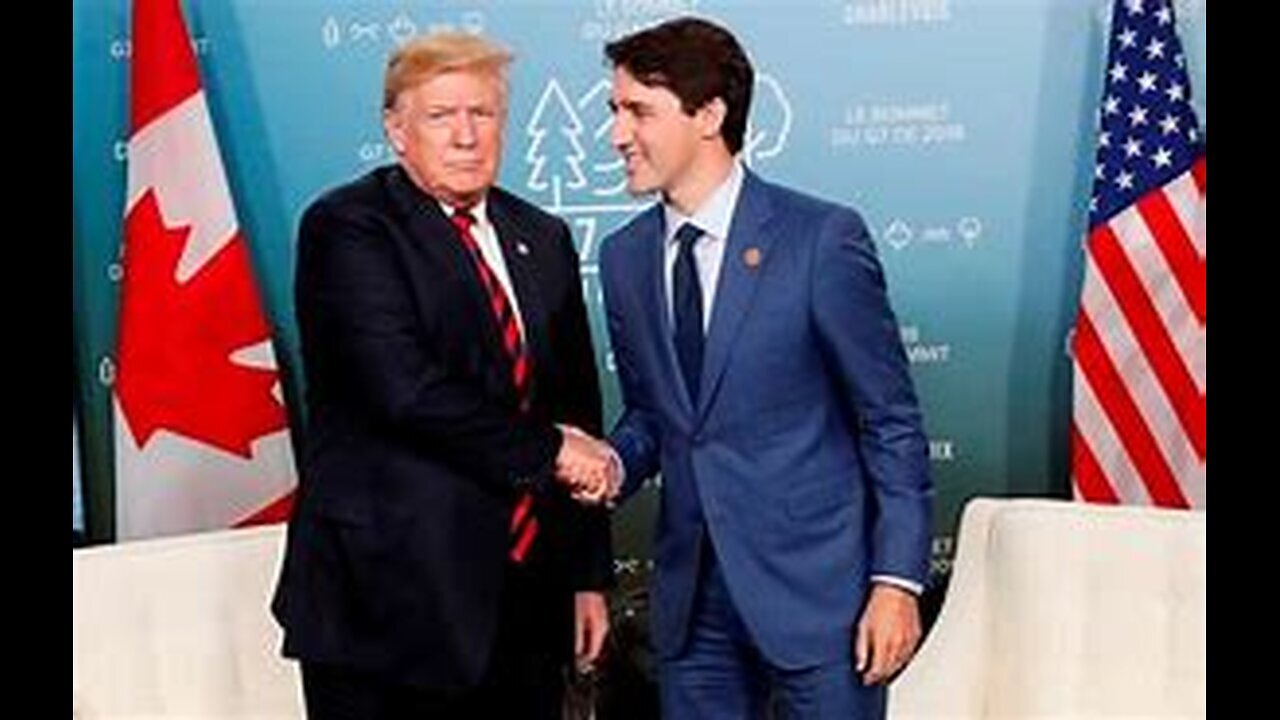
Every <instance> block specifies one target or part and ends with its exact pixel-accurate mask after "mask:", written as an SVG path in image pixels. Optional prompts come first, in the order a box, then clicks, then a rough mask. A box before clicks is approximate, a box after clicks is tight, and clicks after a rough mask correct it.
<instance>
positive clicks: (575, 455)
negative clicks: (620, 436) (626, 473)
mask: <svg viewBox="0 0 1280 720" xmlns="http://www.w3.org/2000/svg"><path fill="white" fill-rule="evenodd" d="M560 435H561V436H562V437H563V438H564V442H563V444H561V446H560V454H559V455H557V456H556V480H557V481H559V482H560V483H562V484H563V485H564V486H565V487H566V488H568V490H569V494H570V496H571V497H573V499H574V500H577V501H578V502H580V503H582V504H583V505H599V504H601V503H605V504H606V505H608V506H610V507H612V505H613V502H614V501H615V500H617V498H618V493H619V491H621V489H622V464H621V462H620V461H619V460H618V456H617V455H616V454H615V453H614V451H613V448H611V447H609V444H608V443H606V442H605V441H603V440H599V439H597V438H594V437H592V436H590V435H588V434H587V433H586V432H584V431H582V430H581V429H579V428H576V427H574V426H572V425H561V426H560Z"/></svg>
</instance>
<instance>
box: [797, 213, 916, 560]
mask: <svg viewBox="0 0 1280 720" xmlns="http://www.w3.org/2000/svg"><path fill="white" fill-rule="evenodd" d="M812 273H813V282H812V284H811V288H812V291H813V297H812V305H811V307H812V308H813V316H814V321H815V325H816V327H817V332H818V336H819V338H820V342H821V344H822V350H823V353H824V356H825V357H826V358H827V360H828V366H829V367H830V368H832V369H833V370H834V371H835V374H836V375H837V376H838V379H839V381H840V385H841V388H842V390H843V391H844V392H843V396H844V397H845V398H848V399H849V406H848V407H847V408H846V410H847V415H848V416H849V417H850V418H856V424H857V433H858V435H857V441H858V445H859V449H860V451H861V455H862V462H863V470H864V476H865V477H866V478H867V480H868V482H869V487H868V488H867V490H868V491H869V497H870V498H872V499H873V500H874V502H873V503H872V505H873V510H872V511H873V513H874V515H873V517H872V534H871V542H872V544H871V568H870V574H871V575H879V576H893V577H897V578H904V579H908V580H913V581H916V582H919V583H921V584H923V583H924V582H925V580H926V579H927V575H928V563H929V544H930V538H931V534H932V516H931V512H932V498H933V482H932V480H931V478H930V474H929V453H928V441H927V439H926V436H925V432H924V427H923V418H922V415H921V412H920V408H919V405H918V403H917V400H916V394H915V390H914V388H913V387H912V382H911V375H910V372H909V368H908V363H907V357H906V353H905V352H904V351H903V348H902V344H901V341H900V338H899V333H898V323H897V320H896V318H895V317H894V314H893V310H892V309H891V308H890V306H889V299H888V295H887V292H886V288H885V280H884V272H883V269H882V268H881V266H880V262H879V260H878V258H877V257H876V251H875V247H874V245H872V242H871V238H870V237H869V235H868V234H867V230H866V226H865V225H864V224H863V222H862V220H861V218H860V217H858V215H857V214H856V213H854V212H853V211H851V210H847V209H841V210H839V211H837V212H835V213H833V214H832V215H831V216H830V217H829V218H828V219H827V221H826V222H825V223H824V227H823V228H822V231H821V233H820V239H819V241H818V247H817V251H816V252H815V253H814V257H813V268H812Z"/></svg>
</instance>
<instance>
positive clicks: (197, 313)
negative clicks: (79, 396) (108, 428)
mask: <svg viewBox="0 0 1280 720" xmlns="http://www.w3.org/2000/svg"><path fill="white" fill-rule="evenodd" d="M190 234H191V226H190V225H186V226H178V227H172V228H170V227H166V226H165V224H164V221H163V219H162V218H161V217H160V208H159V205H158V203H157V202H156V197H155V193H154V191H153V190H148V191H147V192H146V194H145V195H143V197H142V199H141V200H139V201H138V203H137V204H136V205H135V206H134V208H133V210H132V211H131V212H130V213H129V216H128V217H127V218H126V219H125V247H124V269H125V279H124V286H123V288H122V291H121V296H120V343H119V348H118V356H119V372H118V373H117V377H116V391H117V393H118V395H119V397H120V404H121V406H122V408H123V411H124V415H125V418H126V419H127V421H128V425H129V429H130V431H131V432H132V433H133V437H134V441H135V442H137V444H138V447H144V446H145V445H146V443H147V441H148V440H149V439H150V438H151V436H152V435H153V434H154V433H155V432H156V431H157V430H159V429H161V428H164V429H166V430H170V431H172V432H174V433H177V434H180V435H185V436H187V437H189V438H191V439H194V440H198V441H200V442H204V443H207V444H209V445H213V446H215V447H218V448H221V449H223V450H226V451H227V452H231V453H235V454H237V455H240V456H242V457H245V458H249V457H251V456H252V455H251V453H250V449H249V443H250V442H252V441H253V440H255V439H256V438H258V437H261V436H262V435H266V434H267V433H270V432H274V431H277V430H280V429H283V428H284V427H285V423H286V419H285V413H284V408H283V407H282V406H281V404H280V403H279V402H278V401H277V400H276V399H275V397H274V396H273V395H272V394H271V389H272V387H273V386H274V385H275V383H276V377H277V376H276V372H275V371H274V370H268V369H261V368H252V367H245V366H243V365H237V364H234V363H233V362H232V361H231V357H230V356H231V354H232V353H233V352H235V351H236V350H239V349H241V348H244V347H247V346H250V345H255V344H257V343H260V342H262V341H263V340H267V339H268V338H269V329H268V326H267V322H266V318H264V317H263V314H262V308H261V306H260V305H259V303H258V294H257V290H256V288H255V287H254V283H253V275H252V273H251V270H250V265H249V257H248V252H247V250H246V247H245V243H244V240H243V238H242V236H241V235H240V233H239V232H237V233H236V235H235V236H234V237H232V238H231V240H230V241H228V242H227V243H226V244H225V245H224V246H223V247H222V248H221V249H220V250H219V251H218V252H217V254H216V255H214V256H213V257H212V258H211V259H210V260H209V261H208V262H206V263H205V264H204V265H203V266H202V267H201V268H200V269H199V270H198V271H197V272H196V273H195V275H193V276H191V277H190V278H189V279H188V280H187V281H186V282H181V283H180V282H178V280H177V278H176V268H177V265H178V259H179V258H180V257H182V251H183V249H184V248H185V247H186V244H187V237H188V235H190Z"/></svg>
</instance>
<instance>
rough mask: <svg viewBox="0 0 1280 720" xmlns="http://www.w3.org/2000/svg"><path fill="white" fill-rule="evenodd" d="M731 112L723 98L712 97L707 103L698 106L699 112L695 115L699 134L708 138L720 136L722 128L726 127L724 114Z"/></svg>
mask: <svg viewBox="0 0 1280 720" xmlns="http://www.w3.org/2000/svg"><path fill="white" fill-rule="evenodd" d="M728 112H729V108H728V107H727V106H726V105H725V104H724V99H723V98H719V97H716V98H712V99H711V100H709V101H708V102H707V103H706V104H705V105H703V106H702V107H700V108H698V112H697V113H696V114H695V115H694V117H696V118H697V120H698V130H699V134H700V135H701V136H702V137H703V138H704V139H707V140H710V139H712V138H716V137H719V136H720V129H721V128H722V127H724V116H725V114H726V113H728Z"/></svg>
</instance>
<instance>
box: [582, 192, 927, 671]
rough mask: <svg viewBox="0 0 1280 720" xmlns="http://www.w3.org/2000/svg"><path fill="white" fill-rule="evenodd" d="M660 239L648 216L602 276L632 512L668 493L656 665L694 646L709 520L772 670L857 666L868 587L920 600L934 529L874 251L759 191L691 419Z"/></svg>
mask: <svg viewBox="0 0 1280 720" xmlns="http://www.w3.org/2000/svg"><path fill="white" fill-rule="evenodd" d="M663 224H664V219H663V214H662V209H661V207H660V206H655V207H653V208H650V209H649V210H647V211H645V212H644V213H642V214H641V215H639V216H638V217H636V218H635V219H634V220H633V221H632V222H630V223H629V224H628V225H626V226H625V227H623V228H621V229H620V230H618V231H617V232H615V233H614V234H612V235H611V236H610V237H609V238H608V239H607V240H606V241H605V244H604V246H603V250H602V253H603V254H602V260H601V273H602V277H603V284H604V295H605V304H606V308H607V312H608V324H609V335H610V339H611V342H612V346H613V352H614V357H615V360H616V363H617V368H618V376H619V380H620V383H621V388H622V394H623V401H624V405H625V407H624V412H623V415H622V417H621V419H620V420H619V422H618V424H617V426H616V427H615V428H614V430H613V432H612V434H611V437H610V440H611V441H612V443H613V444H614V446H615V448H616V449H617V451H618V454H619V456H620V457H621V459H622V461H623V464H624V465H625V467H626V474H627V482H626V486H625V487H624V489H623V493H624V496H626V495H629V494H630V493H632V492H634V491H635V490H636V489H637V488H638V487H639V485H640V483H641V481H643V480H644V479H645V478H648V477H650V476H652V475H654V473H656V472H659V471H661V473H662V476H663V482H662V490H661V493H662V501H661V510H660V512H659V517H658V532H657V536H656V548H655V561H656V562H655V564H656V574H655V578H654V585H653V600H654V602H653V617H652V623H653V626H652V632H653V636H654V640H655V644H656V646H657V649H658V652H659V654H660V655H661V656H663V657H670V656H672V655H674V654H676V653H678V652H679V651H680V649H681V646H682V645H683V642H684V638H685V635H686V631H687V626H688V620H689V610H690V606H691V601H692V600H693V596H694V591H695V588H696V582H697V567H698V553H699V552H700V543H701V538H702V537H703V535H702V526H703V523H702V522H701V521H700V517H699V513H698V512H697V508H698V506H699V504H700V505H701V508H702V510H703V512H702V516H703V517H705V526H706V529H707V536H709V538H710V540H711V542H712V543H713V544H714V546H715V552H716V556H717V558H718V559H719V561H720V564H721V566H722V571H723V573H724V577H725V580H726V582H727V584H728V586H729V590H730V593H731V595H732V598H733V601H734V604H735V606H736V607H737V608H738V611H739V613H740V614H741V615H742V618H743V620H744V621H745V623H746V624H747V627H748V628H749V629H750V631H751V633H752V636H753V637H754V638H755V640H756V643H757V644H758V645H759V647H760V649H761V651H762V652H763V653H765V655H766V657H767V658H769V660H771V661H772V662H773V663H775V664H777V665H780V666H782V667H789V668H798V667H805V666H810V665H814V664H817V663H820V662H828V661H831V660H835V659H839V658H842V657H844V658H847V657H848V656H849V654H850V644H851V632H852V627H853V623H854V622H855V621H856V619H857V617H858V615H859V613H860V611H861V609H862V605H863V601H864V599H865V596H866V594H867V589H868V584H869V577H870V576H871V575H873V574H876V575H878V574H886V575H895V576H899V577H902V578H908V579H913V580H916V581H919V582H921V583H923V582H924V581H925V579H926V573H927V569H928V555H929V543H930V535H931V529H932V528H931V524H932V523H931V499H932V492H933V491H932V482H931V480H930V477H929V466H928V444H927V441H926V439H925V434H924V431H923V428H922V422H921V414H920V411H919V408H918V406H917V403H916V396H915V392H914V390H913V388H912V384H911V378H910V376H909V374H908V365H907V360H906V356H905V354H904V352H903V350H902V345H901V343H900V341H899V336H898V325H897V321H896V320H895V319H894V316H893V312H892V310H891V309H890V307H889V303H888V298H887V296H886V293H885V283H884V276H883V272H882V270H881V267H880V264H879V261H878V260H877V258H876V253H875V248H874V246H873V245H872V242H871V239H870V237H869V236H868V234H867V231H866V227H865V226H864V225H863V222H862V220H861V218H860V217H859V216H858V214H857V213H856V212H854V211H853V210H851V209H848V208H845V207H841V206H838V205H835V204H832V203H828V202H825V201H822V200H819V199H816V198H813V197H809V196H806V195H802V194H800V193H797V192H794V191H791V190H788V189H785V188H781V187H779V186H776V185H772V184H769V183H766V182H764V181H762V180H760V179H759V178H758V177H757V176H755V175H754V174H752V173H750V172H748V173H747V175H746V177H745V179H744V182H743V186H742V192H741V195H740V196H739V199H738V205H737V208H736V210H735V211H734V216H733V220H732V225H731V228H730V231H729V237H728V243H727V245H726V249H725V256H724V262H723V265H722V269H721V274H720V279H719V285H718V287H717V288H716V290H715V292H716V295H715V302H714V305H713V308H712V314H711V322H710V326H709V329H708V332H707V338H706V345H705V354H704V364H703V369H702V381H701V387H700V390H699V398H700V400H699V402H698V404H697V405H696V406H694V405H693V404H692V403H691V402H690V399H689V393H688V392H687V391H686V389H685V387H684V384H683V382H682V380H681V377H680V372H679V369H678V367H679V366H678V364H677V360H676V355H675V347H674V345H673V342H672V327H671V321H670V319H669V312H668V307H667V300H666V295H665V289H664V288H665V279H664V273H663V247H662V244H663V237H664V236H663V229H664V228H663ZM753 260H755V262H753ZM695 494H696V497H695ZM699 499H700V503H699V502H698V501H699Z"/></svg>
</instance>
